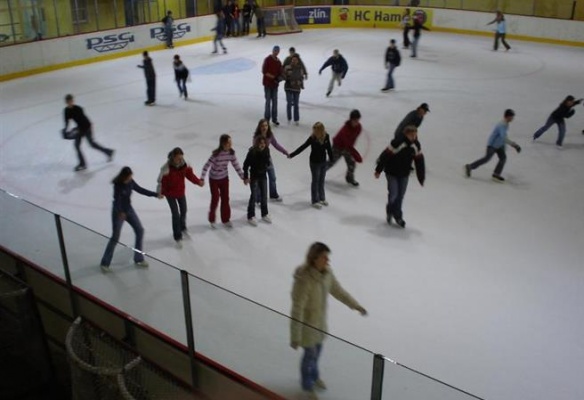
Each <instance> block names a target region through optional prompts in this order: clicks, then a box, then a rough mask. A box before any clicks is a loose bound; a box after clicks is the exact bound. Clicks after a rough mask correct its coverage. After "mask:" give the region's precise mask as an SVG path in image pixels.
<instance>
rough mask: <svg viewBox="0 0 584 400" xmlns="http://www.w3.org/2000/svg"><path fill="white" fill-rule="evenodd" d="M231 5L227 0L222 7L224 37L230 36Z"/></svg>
mask: <svg viewBox="0 0 584 400" xmlns="http://www.w3.org/2000/svg"><path fill="white" fill-rule="evenodd" d="M231 4H232V3H231V0H229V1H228V2H226V3H225V5H224V6H223V15H224V16H225V32H224V34H225V37H229V36H231V35H232V30H231V24H232V22H233V16H232V15H231Z"/></svg>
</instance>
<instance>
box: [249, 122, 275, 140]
mask: <svg viewBox="0 0 584 400" xmlns="http://www.w3.org/2000/svg"><path fill="white" fill-rule="evenodd" d="M264 122H265V123H266V124H268V131H267V132H266V138H268V139H270V138H271V137H272V135H273V133H272V128H271V127H270V121H268V120H267V119H265V118H262V119H260V121H259V122H258V126H257V127H256V130H255V132H254V134H253V137H254V139H255V138H256V137H258V136H260V135H261V134H262V129H261V126H262V123H264Z"/></svg>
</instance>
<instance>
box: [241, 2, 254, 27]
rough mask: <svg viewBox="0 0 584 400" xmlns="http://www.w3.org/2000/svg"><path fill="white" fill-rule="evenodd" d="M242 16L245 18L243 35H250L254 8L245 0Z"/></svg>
mask: <svg viewBox="0 0 584 400" xmlns="http://www.w3.org/2000/svg"><path fill="white" fill-rule="evenodd" d="M241 15H242V17H243V26H242V30H241V34H242V35H249V25H250V24H251V19H252V16H253V12H252V7H251V4H250V1H249V0H245V2H244V4H243V8H242V9H241Z"/></svg>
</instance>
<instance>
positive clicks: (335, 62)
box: [318, 49, 349, 97]
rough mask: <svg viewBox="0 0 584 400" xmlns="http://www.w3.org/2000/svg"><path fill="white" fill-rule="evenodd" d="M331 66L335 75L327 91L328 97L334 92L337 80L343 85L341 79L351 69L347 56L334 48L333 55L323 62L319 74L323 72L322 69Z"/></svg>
mask: <svg viewBox="0 0 584 400" xmlns="http://www.w3.org/2000/svg"><path fill="white" fill-rule="evenodd" d="M329 66H330V67H331V69H332V71H333V75H332V77H331V81H330V82H329V85H328V89H327V91H326V97H329V96H330V94H331V93H332V91H333V85H334V83H335V81H337V83H338V85H339V86H341V81H342V80H343V79H345V75H347V71H348V70H349V64H347V60H345V57H343V56H342V55H341V53H339V51H338V50H337V49H335V50H333V55H332V56H331V57H329V59H328V60H326V61H325V63H324V64H322V67H320V69H319V70H318V74H319V75H320V74H322V71H323V70H324V69H325V68H327V67H329Z"/></svg>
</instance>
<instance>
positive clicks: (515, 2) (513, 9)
mask: <svg viewBox="0 0 584 400" xmlns="http://www.w3.org/2000/svg"><path fill="white" fill-rule="evenodd" d="M499 8H500V9H501V11H503V12H504V13H508V14H520V15H533V0H512V1H511V0H500V1H499Z"/></svg>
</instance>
